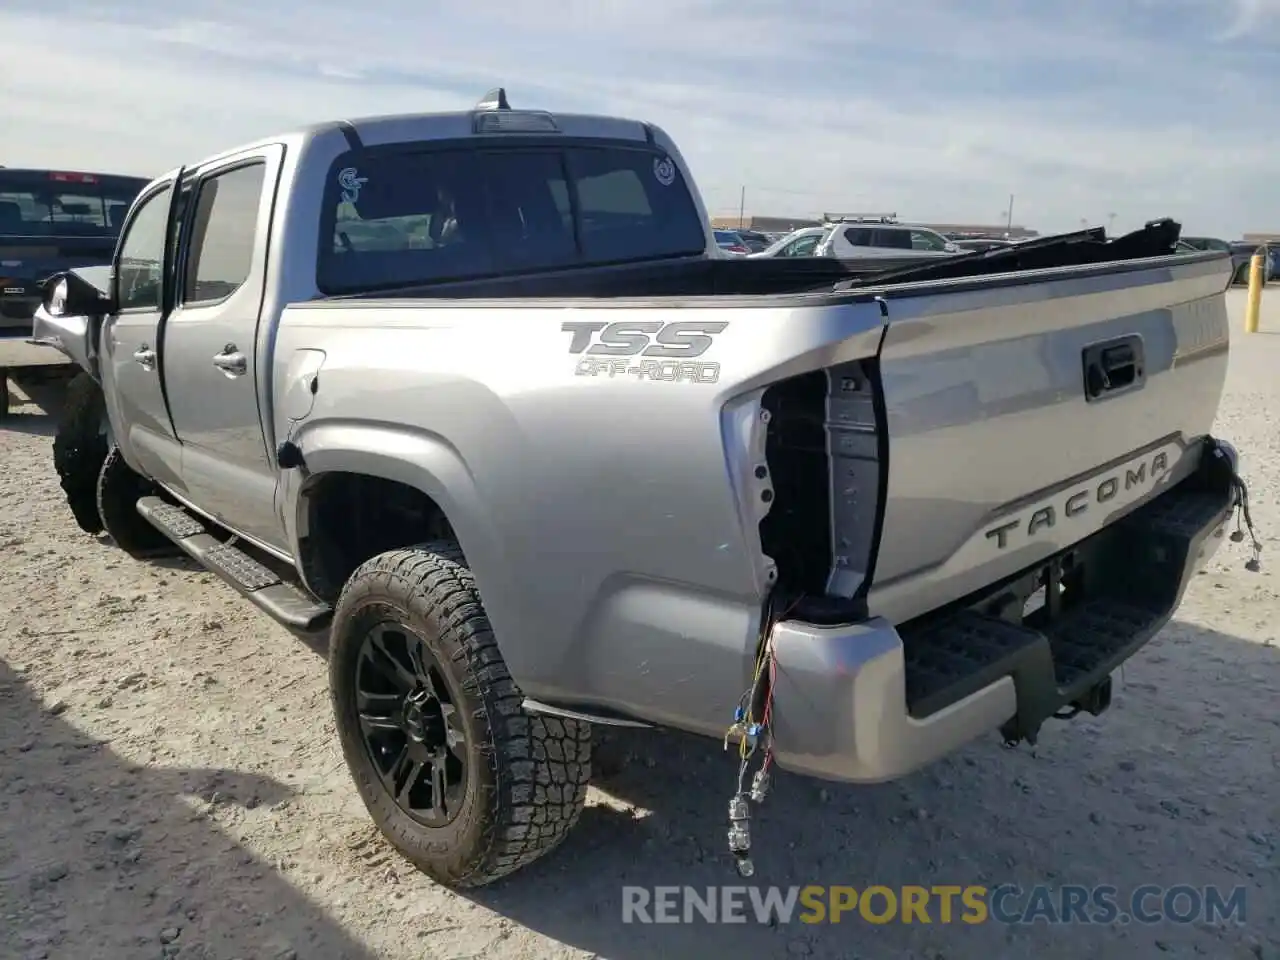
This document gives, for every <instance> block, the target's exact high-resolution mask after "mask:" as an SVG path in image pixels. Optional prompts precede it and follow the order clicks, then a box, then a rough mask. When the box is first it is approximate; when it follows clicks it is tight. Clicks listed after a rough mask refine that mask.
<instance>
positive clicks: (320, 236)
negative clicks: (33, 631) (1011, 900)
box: [36, 92, 1256, 886]
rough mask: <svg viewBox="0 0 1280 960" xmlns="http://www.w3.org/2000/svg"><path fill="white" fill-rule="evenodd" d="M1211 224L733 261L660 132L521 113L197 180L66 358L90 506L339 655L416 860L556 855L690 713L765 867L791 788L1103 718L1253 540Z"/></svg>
mask: <svg viewBox="0 0 1280 960" xmlns="http://www.w3.org/2000/svg"><path fill="white" fill-rule="evenodd" d="M1177 235H1178V226H1177V225H1176V224H1173V223H1172V222H1170V221H1158V222H1153V223H1152V224H1150V225H1149V226H1148V227H1147V228H1145V229H1144V230H1141V231H1138V232H1136V233H1134V234H1130V235H1128V236H1125V237H1121V238H1118V239H1114V240H1109V239H1107V238H1106V237H1105V235H1103V233H1102V232H1101V231H1083V232H1081V233H1078V234H1071V235H1066V236H1062V237H1057V238H1048V239H1044V240H1037V241H1034V242H1031V243H1027V244H1022V245H1019V246H1018V247H1017V248H1013V249H1010V250H1007V251H999V252H994V253H989V254H973V255H968V256H966V255H960V256H952V257H946V258H934V259H932V260H929V261H927V262H924V261H917V262H916V263H915V264H914V265H911V264H908V263H905V262H904V263H898V264H895V263H887V262H886V261H884V260H879V259H877V260H872V261H864V262H857V261H847V262H841V261H839V260H834V259H821V258H807V259H806V258H794V259H774V260H768V259H766V260H749V259H747V258H735V259H727V258H725V257H723V256H721V255H719V253H718V251H717V249H716V242H715V238H714V234H713V232H712V229H711V226H710V223H709V221H708V218H707V215H706V210H705V209H704V206H703V203H702V201H701V199H700V198H699V196H698V193H697V192H696V190H695V189H694V187H693V184H692V180H691V177H690V175H689V171H688V169H687V168H686V166H685V163H684V161H683V160H682V158H681V156H680V153H679V151H678V150H677V149H676V146H675V145H674V144H673V143H672V142H671V140H670V139H669V138H668V137H667V135H666V134H665V133H664V132H663V131H662V130H661V129H659V128H658V127H656V126H654V125H652V124H648V123H642V122H638V121H633V120H625V119H618V118H613V117H598V116H576V115H561V114H555V115H553V114H549V113H543V112H538V111H530V110H513V109H511V108H510V106H509V105H508V104H507V102H506V98H505V95H504V94H501V93H500V92H499V93H496V94H495V95H494V96H492V97H490V98H489V99H488V100H486V101H485V102H483V103H482V104H481V105H480V106H479V107H477V108H476V109H474V110H469V111H463V112H459V113H452V114H434V115H422V116H388V117H381V118H374V119H367V120H357V121H351V122H348V121H334V122H328V123H322V124H318V125H316V126H313V127H309V128H307V129H304V130H299V131H294V132H290V133H286V134H282V135H280V136H276V137H270V138H267V139H265V140H261V141H258V142H256V143H252V144H248V145H247V146H243V147H239V148H237V149H235V150H231V151H228V152H226V153H224V154H221V155H219V156H216V157H212V158H209V159H207V160H204V161H201V162H199V163H196V164H193V165H192V166H189V167H184V168H182V169H179V170H175V171H172V172H171V173H168V174H166V175H164V176H162V177H160V178H158V179H157V180H156V181H155V182H154V183H152V184H150V185H149V186H148V187H146V188H145V189H144V190H143V191H142V194H141V195H140V197H139V198H138V200H137V202H136V203H135V204H134V206H133V208H132V210H131V212H130V214H129V218H128V221H127V223H126V225H125V228H124V234H123V238H122V242H121V244H120V247H119V249H118V251H117V254H116V259H115V263H114V265H113V267H112V270H111V276H110V280H109V282H107V283H105V284H102V285H100V286H98V285H95V284H93V283H91V282H89V280H88V279H87V278H86V277H85V276H84V275H83V274H78V273H76V272H74V271H73V272H69V273H66V274H64V275H62V276H61V277H59V278H57V280H56V282H53V283H51V284H49V285H48V293H47V297H46V302H45V306H44V307H43V308H42V309H41V311H40V312H39V314H38V316H37V321H36V324H37V331H38V332H39V333H41V334H42V335H44V336H47V337H49V338H50V339H53V338H56V339H57V341H58V342H59V343H61V344H62V345H63V349H64V350H66V351H67V353H68V355H69V356H72V357H73V358H74V359H75V360H76V361H77V362H78V363H80V364H81V365H82V366H83V367H84V368H85V370H86V371H87V374H86V380H85V381H84V382H82V384H81V389H80V390H79V392H78V393H77V397H78V398H79V399H78V400H77V402H76V403H75V404H73V408H72V411H71V416H70V418H69V419H68V421H67V427H66V429H65V430H63V431H62V433H61V435H60V436H59V438H58V442H59V445H60V446H59V449H60V450H61V451H62V456H61V458H60V462H59V469H60V472H61V473H62V474H63V480H64V484H66V487H67V490H68V495H69V497H70V499H71V500H72V501H73V506H75V507H76V509H77V515H78V516H79V517H81V518H82V521H83V522H84V523H85V525H87V526H90V527H93V526H96V527H98V528H104V529H105V530H106V531H107V532H108V533H109V534H110V535H111V536H112V537H113V538H114V539H115V541H116V542H117V543H118V544H119V545H120V546H121V547H123V548H124V549H126V550H129V551H130V552H133V553H135V554H137V555H140V556H141V555H144V554H146V553H148V552H150V551H152V550H155V549H157V548H162V547H165V546H168V547H170V548H174V549H181V550H182V551H184V552H185V553H186V554H188V555H189V556H190V557H192V558H194V559H195V560H196V561H198V562H199V563H200V564H202V565H204V566H205V567H207V568H208V569H210V570H212V571H214V572H216V573H217V574H219V575H220V576H221V577H222V578H223V579H224V580H225V581H226V582H227V583H228V584H229V585H230V586H231V587H233V588H234V589H235V590H236V591H238V592H239V593H240V594H242V595H243V596H244V597H246V598H247V599H248V600H250V601H251V602H253V603H255V604H256V605H257V606H258V607H259V608H260V609H261V610H263V611H264V612H265V613H267V614H269V615H270V616H272V617H274V618H275V619H276V620H278V621H279V622H281V623H283V624H286V625H288V626H290V627H292V628H294V629H299V630H318V629H327V630H328V631H329V634H330V654H331V655H330V678H331V682H332V691H333V709H334V713H335V717H336V725H337V729H338V734H339V736H340V738H341V741H342V747H343V750H344V753H345V756H346V759H347V762H348V764H349V766H350V769H351V772H352V776H353V779H354V781H355V784H356V787H357V788H358V790H359V792H360V795H361V797H362V798H363V800H364V802H365V804H366V805H367V807H368V809H369V811H370V814H371V815H372V817H373V819H374V820H375V821H376V823H377V824H378V826H379V827H380V828H381V830H382V831H383V832H384V833H385V835H386V836H387V837H388V838H389V839H390V840H391V842H392V843H393V844H395V846H396V847H397V848H398V849H399V850H400V851H402V852H403V853H404V855H405V856H406V857H408V858H409V859H410V860H411V861H412V862H414V863H415V864H417V865H418V866H419V867H421V868H422V869H423V870H425V871H427V872H428V873H429V874H430V875H431V876H433V877H436V878H437V879H439V880H441V881H443V882H446V883H450V884H455V885H459V886H474V885H478V884H483V883H487V882H489V881H491V880H494V879H496V878H498V877H500V876H503V875H505V874H508V873H510V872H512V871H513V870H516V869H518V868H520V867H522V866H524V865H526V864H528V863H530V862H531V861H532V860H534V859H535V858H537V857H539V856H541V855H542V854H544V853H546V852H547V851H548V850H550V849H552V848H553V847H554V846H555V845H556V844H557V843H559V842H560V841H561V840H562V839H563V838H564V836H565V834H566V833H567V832H568V830H569V829H570V828H571V826H572V825H573V824H574V823H575V821H576V820H577V818H578V814H579V813H580V811H581V809H582V806H583V803H584V800H585V798H586V790H587V781H588V776H589V771H590V750H591V731H592V727H593V726H595V725H600V724H605V725H610V724H622V725H629V726H656V725H661V726H666V727H671V728H678V729H681V730H686V731H692V732H695V733H700V734H704V735H707V736H710V737H714V738H716V739H717V740H719V739H721V738H723V737H725V736H726V732H727V736H728V737H729V738H730V739H731V740H733V741H734V742H736V743H737V744H738V745H739V747H740V750H741V753H742V761H741V763H742V765H743V766H742V769H741V771H739V769H738V768H737V764H736V763H735V765H734V769H733V770H732V771H728V770H727V771H726V782H727V783H726V786H727V792H730V791H729V790H728V788H729V787H731V786H732V783H734V782H736V783H738V784H739V786H738V787H737V788H736V789H733V790H732V791H731V792H732V800H731V804H730V818H729V819H730V821H731V825H730V831H729V846H730V849H731V850H732V852H733V854H734V855H735V857H736V858H737V863H738V866H739V869H740V870H742V871H744V872H749V870H750V860H749V856H748V851H749V846H750V836H749V831H748V829H747V817H748V815H749V812H750V796H751V795H753V796H754V798H755V799H757V800H758V799H760V798H761V797H762V796H763V794H764V792H765V788H766V784H767V774H757V776H756V778H755V781H754V784H755V788H754V790H753V791H752V790H749V789H748V787H747V780H746V776H747V774H749V773H750V771H749V770H748V768H747V767H748V765H749V764H754V763H757V762H759V763H760V764H762V765H763V766H762V769H766V770H767V769H768V768H769V767H770V765H774V764H776V766H777V767H779V768H782V769H787V770H792V771H796V772H800V773H804V774H809V775H813V776H817V777H823V778H828V779H833V780H842V781H853V782H876V781H883V780H886V779H891V778H895V777H899V776H902V775H904V774H906V773H909V772H911V771H912V770H915V769H916V768H918V767H920V766H922V765H924V764H927V763H929V762H931V761H933V760H935V759H936V758H939V757H941V756H943V755H945V754H947V753H949V752H950V751H953V750H955V749H957V748H959V747H961V746H962V745H964V744H965V743H966V742H968V741H970V740H972V739H973V738H974V737H977V736H980V735H983V734H989V733H992V732H995V731H1000V732H1001V734H1002V735H1003V736H1004V737H1005V738H1006V739H1007V740H1009V741H1011V742H1016V741H1018V740H1021V739H1034V738H1035V736H1036V735H1037V732H1038V731H1039V730H1040V728H1041V726H1042V724H1043V723H1044V722H1045V721H1046V720H1047V719H1049V718H1051V717H1054V716H1067V715H1070V714H1071V713H1072V712H1074V711H1079V710H1081V709H1083V710H1087V711H1091V712H1094V713H1097V712H1100V711H1101V710H1103V709H1105V708H1106V706H1107V703H1108V701H1109V698H1110V690H1111V687H1110V675H1111V673H1112V671H1113V670H1115V669H1116V667H1118V666H1119V665H1120V664H1121V663H1123V662H1124V661H1125V660H1126V659H1127V658H1128V657H1130V656H1132V655H1133V654H1134V653H1135V652H1136V651H1137V650H1139V649H1140V648H1141V647H1142V646H1143V644H1145V643H1146V642H1147V641H1148V640H1150V639H1151V637H1152V636H1153V635H1154V634H1155V633H1156V631H1158V630H1159V629H1160V627H1161V626H1162V625H1163V624H1164V623H1165V622H1166V621H1167V620H1168V619H1169V617H1170V616H1171V615H1172V614H1173V612H1174V610H1175V609H1176V608H1177V605H1178V603H1179V601H1180V598H1181V596H1182V592H1183V590H1184V588H1185V587H1186V584H1187V583H1188V581H1189V580H1190V578H1191V576H1192V574H1193V573H1194V571H1195V570H1196V568H1197V567H1198V566H1199V565H1200V564H1202V563H1203V562H1204V560H1205V558H1206V557H1207V556H1209V555H1210V554H1211V553H1212V552H1213V551H1214V550H1215V549H1217V547H1218V546H1219V544H1220V543H1221V542H1222V540H1223V539H1224V537H1225V535H1226V533H1227V524H1228V521H1229V518H1230V517H1231V516H1232V514H1233V512H1234V511H1237V510H1245V509H1246V508H1247V499H1246V497H1245V492H1244V485H1243V483H1242V481H1241V480H1240V478H1239V477H1238V475H1237V472H1236V455H1235V452H1234V451H1233V450H1232V449H1231V447H1230V446H1229V445H1228V444H1226V443H1223V442H1221V441H1219V440H1216V439H1214V438H1213V437H1211V436H1210V434H1209V430H1210V427H1211V425H1212V424H1213V421H1214V415H1215V411H1216V409H1217V405H1218V399H1219V394H1220V392H1221V389H1222V385H1223V378H1224V375H1225V370H1226V363H1227V349H1228V329H1227V315H1226V308H1225V303H1224V291H1225V289H1226V287H1227V283H1228V280H1229V277H1230V259H1229V257H1228V256H1227V255H1225V254H1220V253H1204V254H1196V255H1174V244H1175V242H1176V240H1177ZM89 377H92V378H93V379H94V380H96V381H97V382H98V383H100V384H101V391H100V392H98V391H96V389H93V384H92V383H90V382H89V380H88V378H89ZM86 384H87V386H86ZM86 498H88V499H86ZM90 508H92V513H93V516H92V517H88V514H89V513H90ZM85 517H88V519H84V518H85ZM1255 560H1256V558H1255ZM735 759H736V757H735ZM740 773H741V778H740Z"/></svg>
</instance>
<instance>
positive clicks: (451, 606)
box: [329, 541, 591, 888]
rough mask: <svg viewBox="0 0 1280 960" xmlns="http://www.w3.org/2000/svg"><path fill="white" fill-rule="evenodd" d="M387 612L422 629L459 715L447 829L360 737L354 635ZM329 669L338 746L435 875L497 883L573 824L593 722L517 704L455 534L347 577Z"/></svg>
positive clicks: (469, 884)
mask: <svg viewBox="0 0 1280 960" xmlns="http://www.w3.org/2000/svg"><path fill="white" fill-rule="evenodd" d="M387 620H393V621H396V622H398V623H401V624H403V625H404V626H405V627H406V628H407V629H409V630H412V631H413V632H415V633H417V634H418V635H419V636H420V637H422V638H423V639H424V641H425V642H426V644H427V646H428V648H429V649H430V650H431V651H432V652H433V653H434V654H435V657H436V660H437V663H438V666H439V668H440V670H441V671H442V672H443V673H445V674H447V675H448V676H447V679H448V681H449V684H450V686H451V687H452V688H453V691H454V693H455V696H456V698H457V699H456V700H455V704H456V706H457V709H458V713H459V714H460V716H461V717H462V720H463V724H464V725H465V731H466V750H467V761H466V762H467V787H466V794H465V799H464V801H463V806H462V808H461V810H460V812H459V814H458V816H457V818H456V819H455V820H453V821H452V822H451V823H449V824H447V825H445V826H442V827H435V828H432V827H426V826H423V825H422V824H420V823H419V822H418V821H416V820H414V819H413V818H411V817H409V816H408V815H407V814H406V813H404V812H403V811H402V810H401V809H400V807H399V806H397V804H396V803H395V800H394V799H393V797H392V796H391V794H390V793H389V792H388V790H387V789H386V788H385V787H384V786H383V784H382V781H381V780H380V779H379V777H378V772H377V768H376V767H375V766H374V764H373V761H372V759H371V758H370V756H369V752H368V749H367V747H366V746H365V742H364V739H363V737H362V735H361V730H360V723H359V718H358V716H357V711H356V689H355V688H356V667H357V662H358V659H359V657H360V650H361V643H362V640H363V637H364V635H365V633H366V632H367V630H368V629H369V626H370V625H371V624H372V623H374V622H386V621H387ZM329 679H330V689H331V692H332V697H333V708H334V716H335V720H336V725H337V730H338V736H339V739H340V741H341V743H342V752H343V754H344V755H345V757H346V761H347V766H348V768H349V769H350V771H351V774H352V778H353V779H354V781H355V785H356V789H357V790H358V791H359V793H360V797H361V799H362V800H363V801H364V804H365V807H366V808H367V809H368V811H369V814H370V816H371V817H372V819H373V821H374V823H375V824H376V826H377V827H378V829H379V830H380V831H381V832H382V833H383V835H384V836H386V837H387V839H388V840H389V841H390V842H391V844H392V845H393V846H394V847H395V848H396V849H397V850H399V851H400V853H401V854H403V855H404V856H405V857H406V858H407V859H408V860H409V861H410V862H411V863H413V864H414V866H416V867H417V868H418V869H420V870H421V871H422V872H423V873H425V874H427V875H428V876H429V877H431V878H432V879H433V880H436V881H437V882H439V883H442V884H445V885H447V886H452V887H459V888H474V887H480V886H484V885H485V884H488V883H492V882H493V881H495V880H498V879H500V878H502V877H504V876H506V875H508V874H511V873H514V872H515V871H517V870H519V869H521V868H523V867H526V866H528V865H529V864H530V863H532V862H533V861H535V860H537V859H538V858H539V857H542V856H543V855H544V854H547V853H549V852H550V851H552V850H554V849H555V848H556V847H557V846H559V844H560V843H561V842H562V841H563V840H564V839H565V837H566V836H567V835H568V834H569V831H570V830H571V829H572V828H573V826H574V824H576V823H577V821H578V818H579V816H580V815H581V813H582V808H583V805H584V803H585V802H586V797H587V782H588V780H589V779H590V768H591V726H590V724H587V723H581V722H576V721H573V720H562V719H559V718H555V717H539V716H532V715H530V714H528V713H526V712H525V711H524V709H523V708H522V706H521V701H522V699H523V697H522V695H521V693H520V691H519V690H518V689H517V687H516V685H515V683H514V681H513V680H512V679H511V676H510V674H509V673H508V672H507V667H506V664H505V663H504V662H503V660H502V655H501V654H500V653H499V652H498V646H497V642H496V641H495V639H494V635H493V630H492V628H491V627H490V625H489V619H488V617H487V616H486V615H485V612H484V608H483V607H482V606H481V602H480V596H479V593H478V592H477V590H476V584H475V578H474V577H473V576H472V574H471V570H470V569H469V568H468V567H467V563H466V560H465V558H464V557H463V555H462V551H461V550H460V549H459V548H458V546H457V544H455V543H453V542H452V541H433V542H430V543H423V544H419V545H417V546H414V547H409V548H406V549H403V550H393V551H390V552H388V553H383V554H381V555H379V556H376V557H374V558H373V559H371V560H369V561H367V562H365V563H364V564H363V565H361V566H360V567H359V568H358V569H357V570H356V571H355V573H353V574H352V575H351V577H350V579H349V580H348V581H347V584H346V586H345V587H344V588H343V591H342V595H341V596H340V597H339V599H338V604H337V608H336V610H335V612H334V617H333V627H332V631H331V635H330V651H329Z"/></svg>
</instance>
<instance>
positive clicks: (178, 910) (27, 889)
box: [0, 660, 373, 960]
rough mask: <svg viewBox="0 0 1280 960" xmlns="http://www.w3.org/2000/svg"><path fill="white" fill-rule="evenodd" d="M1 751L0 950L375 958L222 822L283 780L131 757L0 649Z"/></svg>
mask: <svg viewBox="0 0 1280 960" xmlns="http://www.w3.org/2000/svg"><path fill="white" fill-rule="evenodd" d="M0 758H2V760H0V763H2V765H0V915H2V916H4V918H5V923H4V925H3V930H2V931H0V956H4V957H13V958H15V960H16V958H30V960H38V958H46V957H48V958H61V957H66V958H72V957H74V958H80V957H87V956H91V955H92V956H98V957H128V958H144V957H157V958H159V957H161V956H172V957H178V958H192V960H207V958H213V957H218V958H227V957H245V958H254V960H259V958H261V960H269V958H275V957H284V956H290V955H291V953H290V951H293V952H295V953H296V955H297V956H300V957H307V958H333V960H339V958H342V960H364V958H368V960H373V955H372V954H371V953H369V952H368V951H367V950H366V949H365V948H364V947H362V946H361V945H360V944H359V943H357V942H356V941H355V940H353V939H352V938H351V937H349V936H348V935H347V934H346V933H345V932H344V931H343V930H342V929H341V928H340V927H339V926H338V925H337V923H336V922H335V921H334V920H333V919H331V918H330V917H328V916H326V915H325V914H324V912H323V911H322V910H321V909H320V908H318V907H317V906H316V905H314V904H312V903H311V902H310V901H308V900H307V898H306V897H305V896H303V895H302V894H301V893H299V892H298V891H297V890H296V889H295V888H294V887H293V886H291V885H290V884H289V883H288V882H287V881H286V880H285V879H284V878H283V877H281V876H279V875H278V874H277V873H276V872H275V870H273V869H272V868H271V866H270V865H269V864H267V863H265V862H262V861H260V860H258V859H257V858H255V857H254V856H253V855H252V854H250V853H249V852H248V851H247V850H246V849H245V848H244V847H243V846H241V845H239V844H238V843H236V842H235V841H234V839H233V838H232V835H231V833H230V832H228V831H227V830H226V829H224V828H223V827H222V826H221V825H220V822H222V821H228V820H230V821H234V820H237V819H241V818H244V817H251V816H253V811H254V810H256V809H259V808H261V809H262V810H263V811H264V812H265V810H266V808H267V807H269V806H270V805H272V804H276V803H279V802H282V801H286V800H288V798H289V797H290V795H291V794H290V790H289V788H287V787H285V786H284V785H282V784H279V783H277V782H275V781H274V780H270V779H267V778H264V777H258V776H255V775H250V774H244V773H238V772H232V771H227V770H216V769H205V770H195V769H160V768H155V767H139V766H135V765H134V764H132V763H129V762H128V761H126V760H124V759H123V758H122V757H120V756H119V755H118V754H116V753H115V752H114V751H112V749H111V748H110V747H109V746H108V745H107V744H105V743H102V742H99V741H97V740H93V739H91V738H89V737H87V736H85V735H84V734H83V733H81V732H80V731H78V730H76V729H75V728H74V727H72V726H71V725H70V724H68V723H66V722H65V721H64V720H62V719H59V717H58V716H57V715H56V710H55V711H52V712H51V711H50V710H49V709H45V708H44V707H43V706H42V704H41V702H40V701H39V700H38V698H37V697H36V696H35V695H34V693H33V692H32V690H31V689H30V687H29V686H28V685H27V683H26V682H25V681H24V679H23V678H22V676H21V675H20V674H18V673H16V672H15V671H14V670H13V669H12V668H11V667H10V666H9V665H8V664H7V663H6V662H4V661H2V660H0ZM158 798H163V802H157V800H158Z"/></svg>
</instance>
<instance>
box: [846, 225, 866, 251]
mask: <svg viewBox="0 0 1280 960" xmlns="http://www.w3.org/2000/svg"><path fill="white" fill-rule="evenodd" d="M844 238H845V239H846V240H848V241H849V243H850V244H851V245H852V246H855V247H870V246H873V244H872V242H871V231H870V230H868V229H866V228H865V227H850V228H849V229H847V230H846V231H845V232H844Z"/></svg>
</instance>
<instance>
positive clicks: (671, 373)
mask: <svg viewBox="0 0 1280 960" xmlns="http://www.w3.org/2000/svg"><path fill="white" fill-rule="evenodd" d="M728 325H729V323H728V321H726V320H716V321H706V320H675V321H672V322H671V323H663V322H662V321H661V320H619V321H618V322H616V323H608V322H606V321H603V320H568V321H565V322H564V323H562V324H561V325H560V329H561V330H562V331H564V332H565V333H571V334H573V339H572V340H570V341H569V352H570V353H571V354H575V355H579V354H581V355H583V356H582V359H581V360H579V361H578V366H577V368H576V369H575V370H574V373H575V374H577V375H578V376H580V377H599V376H606V377H619V376H629V377H635V378H636V379H637V380H657V381H662V382H666V383H715V382H716V381H717V380H719V379H720V364H718V363H716V362H714V361H709V360H699V359H697V358H698V357H701V356H702V355H703V354H704V353H706V352H707V351H708V350H709V349H710V348H711V346H712V344H713V343H715V334H717V333H721V332H723V330H724V328H725V327H727V326H728Z"/></svg>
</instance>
